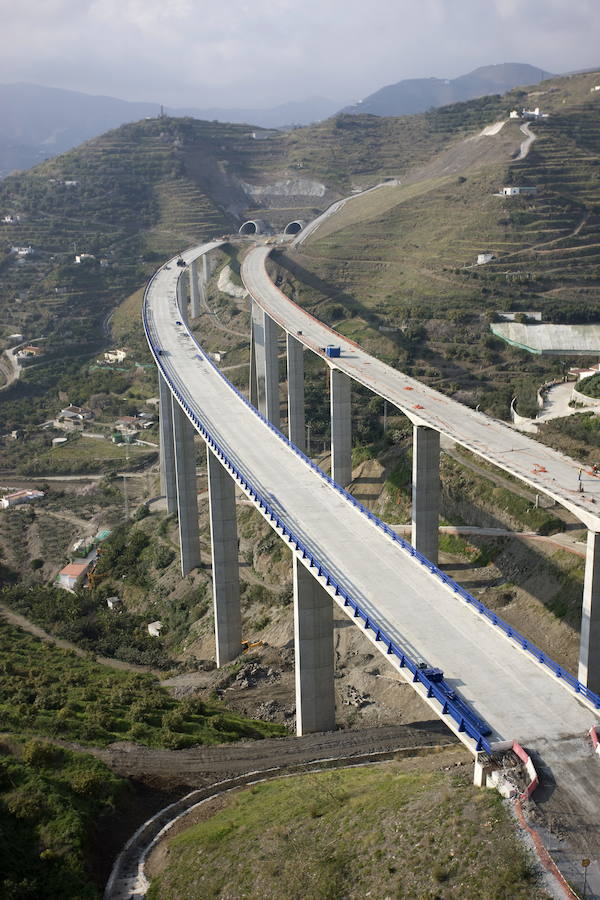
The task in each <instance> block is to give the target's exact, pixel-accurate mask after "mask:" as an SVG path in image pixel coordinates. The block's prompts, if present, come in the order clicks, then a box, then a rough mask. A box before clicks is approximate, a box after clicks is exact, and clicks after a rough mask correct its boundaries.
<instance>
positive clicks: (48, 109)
mask: <svg viewBox="0 0 600 900" xmlns="http://www.w3.org/2000/svg"><path fill="white" fill-rule="evenodd" d="M547 77H549V73H548V72H544V71H543V70H542V69H537V68H535V67H534V66H530V65H526V64H519V63H504V64H502V65H497V66H484V67H483V68H480V69H476V70H475V71H474V72H470V73H469V74H468V75H462V76H461V77H459V78H454V79H452V80H442V79H439V78H417V79H406V80H404V81H399V82H398V83H397V84H393V85H388V86H387V87H383V88H381V89H380V90H378V91H376V92H375V93H374V94H371V95H370V96H368V97H366V98H365V99H364V100H362V101H361V102H360V103H357V104H354V105H353V106H347V107H345V108H344V109H343V111H344V112H347V113H354V114H359V113H370V114H372V115H377V116H400V115H406V114H410V113H417V112H423V111H425V110H426V109H429V108H430V107H432V106H443V105H445V104H447V103H454V102H457V101H460V100H470V99H472V98H474V97H479V96H483V95H484V94H497V93H504V92H505V91H507V90H510V89H511V88H513V87H516V86H518V85H521V84H537V83H538V82H539V81H542V80H543V79H544V78H547ZM341 106H342V104H341V103H340V102H339V101H334V100H328V99H326V98H323V97H309V98H307V99H306V100H300V101H293V102H290V103H283V104H281V105H279V106H274V107H272V108H269V109H244V108H239V109H222V108H219V107H211V108H208V109H200V108H190V107H186V108H180V109H178V108H175V109H173V108H165V110H164V111H165V113H166V114H167V115H171V116H192V117H193V118H195V119H206V120H209V121H212V120H217V121H220V122H240V123H248V124H249V125H256V126H261V127H264V128H283V127H286V126H289V125H292V124H296V125H307V124H309V123H311V122H318V121H320V120H322V119H326V118H328V117H329V116H331V115H334V114H335V113H336V112H338V111H340V107H341ZM160 109H161V107H160V104H159V103H132V102H128V101H125V100H118V99H116V98H115V97H103V96H96V95H91V94H83V93H80V92H78V91H67V90H62V89H59V88H52V87H42V86H40V85H35V84H22V83H20V84H5V85H0V178H1V177H4V176H5V175H7V174H8V173H9V172H11V171H13V170H15V169H29V168H31V166H34V165H35V164H36V163H38V162H41V161H42V160H44V159H47V158H48V157H50V156H56V155H57V154H59V153H63V152H64V151H66V150H69V149H71V148H72V147H76V146H77V145H79V144H81V143H82V142H83V141H86V140H89V139H90V138H92V137H96V136H97V135H99V134H103V133H104V132H105V131H108V130H110V129H111V128H116V127H118V126H119V125H123V124H125V123H126V122H135V121H138V120H139V119H143V118H145V117H148V116H152V117H154V116H157V115H158V114H159V113H160Z"/></svg>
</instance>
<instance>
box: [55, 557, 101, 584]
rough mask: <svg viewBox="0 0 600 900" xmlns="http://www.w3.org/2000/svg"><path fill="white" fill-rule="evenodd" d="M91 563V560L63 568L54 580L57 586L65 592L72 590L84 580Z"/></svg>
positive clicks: (70, 564)
mask: <svg viewBox="0 0 600 900" xmlns="http://www.w3.org/2000/svg"><path fill="white" fill-rule="evenodd" d="M92 562H93V560H86V561H85V562H74V563H69V565H68V566H65V567H64V569H61V570H60V572H59V573H58V575H57V578H56V584H57V586H58V587H61V588H64V589H65V590H67V591H72V590H74V589H75V587H76V586H77V584H79V583H81V582H83V580H84V579H85V576H86V575H87V573H88V570H89V568H90V566H91V565H92Z"/></svg>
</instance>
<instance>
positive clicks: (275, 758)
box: [69, 720, 453, 789]
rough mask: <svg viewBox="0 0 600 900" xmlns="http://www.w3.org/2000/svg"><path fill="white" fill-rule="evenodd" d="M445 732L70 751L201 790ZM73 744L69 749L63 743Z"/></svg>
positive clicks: (440, 737) (430, 729) (402, 728)
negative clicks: (246, 776) (259, 773)
mask: <svg viewBox="0 0 600 900" xmlns="http://www.w3.org/2000/svg"><path fill="white" fill-rule="evenodd" d="M452 741H453V738H452V735H451V733H450V732H449V731H448V729H447V728H446V727H445V726H444V725H443V724H442V722H438V721H437V720H436V721H430V722H419V723H417V724H413V725H388V726H384V727H373V728H363V729H361V730H360V731H330V732H324V733H319V734H306V735H304V736H302V737H294V738H268V739H266V740H262V741H239V742H236V743H233V744H219V745H216V746H212V747H207V746H201V747H194V748H192V749H189V750H153V749H150V748H148V747H141V746H139V745H137V744H130V743H127V742H123V743H116V744H111V745H110V746H109V747H106V748H93V749H90V748H88V747H85V748H83V747H76V749H81V750H84V751H85V752H86V753H91V754H92V755H93V756H96V757H97V758H98V759H101V760H102V761H103V762H104V763H106V764H107V765H108V766H110V768H111V769H112V770H113V771H114V772H117V774H119V775H122V776H124V777H127V778H134V779H137V780H142V781H144V783H145V784H149V785H151V786H152V787H155V788H160V789H165V788H174V787H202V786H204V785H207V784H211V783H213V782H214V781H216V780H219V779H223V778H233V777H235V776H237V775H242V774H245V773H247V772H253V771H256V770H258V769H260V770H265V769H270V768H281V767H286V768H287V767H289V766H298V765H305V764H306V763H308V762H313V761H315V760H321V761H322V760H326V759H330V758H334V757H336V758H337V757H341V756H345V757H347V756H355V755H357V756H361V757H362V756H368V755H371V754H379V753H388V752H392V751H395V750H397V749H399V748H403V747H404V748H405V747H425V746H431V747H433V746H437V745H440V744H448V743H450V742H452ZM69 746H74V745H69Z"/></svg>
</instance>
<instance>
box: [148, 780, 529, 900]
mask: <svg viewBox="0 0 600 900" xmlns="http://www.w3.org/2000/svg"><path fill="white" fill-rule="evenodd" d="M370 894H372V895H373V896H377V897H402V898H416V897H419V898H421V897H422V898H432V900H433V898H436V897H442V896H443V897H444V898H448V900H451V898H459V897H460V898H462V897H465V896H468V897H469V898H470V900H503V898H507V897H510V898H511V900H517V898H523V900H525V898H527V900H534V898H541V897H543V896H545V894H544V892H543V891H542V890H541V889H539V888H538V886H537V884H536V878H535V875H534V874H533V872H532V869H531V867H530V864H529V862H528V860H527V858H526V856H525V852H524V850H523V848H522V847H521V845H520V844H519V843H518V842H517V839H516V837H515V835H514V833H513V830H512V823H511V821H510V818H509V816H508V814H507V813H506V811H505V810H504V808H503V806H502V802H501V800H500V798H499V797H498V795H496V794H491V793H489V792H482V791H477V789H476V788H474V787H473V786H472V785H471V784H469V783H468V782H467V780H466V779H463V778H456V777H452V776H449V775H446V774H439V773H426V774H415V773H409V774H406V773H402V772H401V771H398V769H397V766H396V764H390V765H386V766H385V767H380V766H378V767H370V768H360V769H352V770H342V771H336V772H322V773H319V774H315V775H305V776H302V777H295V778H285V779H280V780H277V781H271V782H267V783H264V784H258V785H255V786H254V787H252V788H250V789H248V790H243V791H240V792H236V793H235V794H233V795H229V796H228V798H227V800H226V801H225V807H224V808H221V809H218V810H217V811H215V812H214V813H213V815H212V816H210V817H209V818H207V819H205V820H204V821H202V822H200V823H199V824H198V825H194V826H192V827H190V828H188V829H187V830H185V831H183V832H182V833H181V834H180V835H178V836H177V837H175V838H173V839H172V840H170V841H169V852H168V857H167V864H166V868H165V869H164V870H163V871H162V872H161V874H160V875H159V876H158V877H156V878H155V879H153V880H152V883H151V887H150V890H149V892H148V894H147V896H148V900H158V898H160V900H175V898H180V897H184V896H185V897H186V898H189V900H195V898H198V900H199V898H204V897H221V896H230V895H235V896H236V897H239V898H251V897H264V898H265V900H271V898H272V900H275V898H279V897H286V898H289V900H301V898H302V900H337V898H339V900H342V898H344V900H353V898H359V897H365V896H369V895H370Z"/></svg>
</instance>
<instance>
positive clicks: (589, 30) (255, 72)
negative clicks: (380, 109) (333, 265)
mask: <svg viewBox="0 0 600 900" xmlns="http://www.w3.org/2000/svg"><path fill="white" fill-rule="evenodd" d="M0 22H1V23H2V27H1V33H0V83H5V84H6V83H13V82H17V81H28V82H33V83H36V84H42V85H50V86H53V87H59V88H68V89H71V90H79V91H83V92H85V93H93V94H106V95H109V96H114V97H120V98H122V99H124V100H147V101H154V102H158V103H164V104H165V105H169V106H196V107H208V106H243V107H255V108H260V107H268V106H272V105H275V104H278V103H282V102H286V101H289V100H300V99H303V98H305V97H309V96H315V95H317V96H322V97H328V98H331V99H333V100H339V101H343V102H354V101H357V100H359V99H362V98H363V97H366V96H368V95H369V94H370V93H372V92H373V91H375V90H377V89H378V88H380V87H382V86H383V85H386V84H391V83H394V82H396V81H400V80H402V79H403V78H421V77H429V76H435V77H438V78H454V77H456V76H457V75H462V74H465V73H466V72H469V71H471V70H472V69H474V68H476V67H477V66H480V65H488V64H491V63H501V62H526V63H530V64H532V65H536V66H539V67H540V68H543V69H546V70H547V71H550V72H555V73H562V72H567V71H573V70H577V69H583V68H591V67H595V66H600V2H598V0H486V2H483V0H248V2H246V0H226V2H224V3H208V2H207V0H42V2H39V3H37V4H35V12H33V10H32V6H31V4H28V3H23V4H21V3H18V2H15V0H0Z"/></svg>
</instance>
